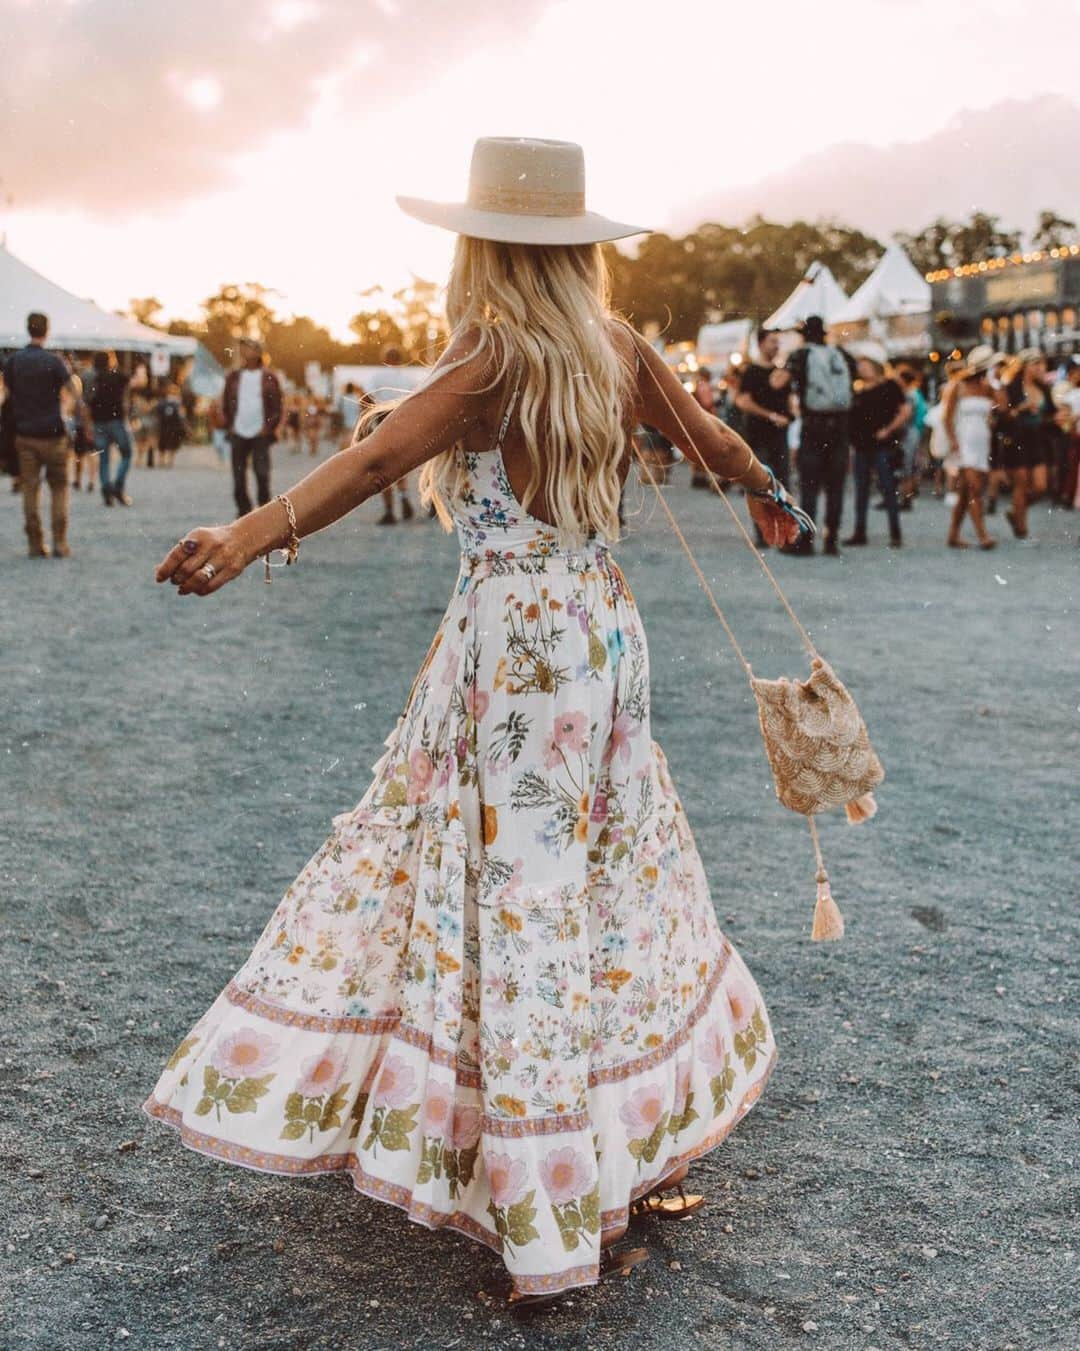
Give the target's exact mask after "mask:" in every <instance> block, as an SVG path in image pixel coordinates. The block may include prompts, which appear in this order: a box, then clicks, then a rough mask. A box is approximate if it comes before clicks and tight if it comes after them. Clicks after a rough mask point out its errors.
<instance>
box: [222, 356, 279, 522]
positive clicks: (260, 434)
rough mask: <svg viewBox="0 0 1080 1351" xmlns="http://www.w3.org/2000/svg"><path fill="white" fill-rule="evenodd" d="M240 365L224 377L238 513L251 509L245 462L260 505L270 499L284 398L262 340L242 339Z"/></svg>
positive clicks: (225, 405)
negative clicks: (273, 449) (272, 463)
mask: <svg viewBox="0 0 1080 1351" xmlns="http://www.w3.org/2000/svg"><path fill="white" fill-rule="evenodd" d="M240 360H241V363H242V365H241V366H240V368H239V369H237V370H232V371H230V372H229V374H228V375H227V376H226V378H225V393H224V396H223V408H224V413H225V429H226V431H227V432H228V434H229V442H230V445H231V446H232V470H233V496H234V497H235V499H236V514H237V516H246V515H247V513H248V512H249V511H250V510H251V497H250V495H249V493H248V464H249V463H250V464H251V467H252V469H253V470H254V472H255V485H256V489H257V493H258V498H259V506H260V507H261V506H265V505H266V503H267V502H269V501H270V447H271V445H272V444H273V443H274V441H275V440H276V439H277V429H278V425H279V423H280V422H281V414H282V410H283V400H282V396H281V382H280V381H279V380H278V378H277V376H276V375H275V374H274V372H273V371H272V370H270V368H269V367H268V366H267V365H266V363H265V360H264V357H263V348H262V343H261V342H259V341H258V340H257V339H255V338H241V340H240Z"/></svg>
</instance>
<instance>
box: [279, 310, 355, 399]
mask: <svg viewBox="0 0 1080 1351" xmlns="http://www.w3.org/2000/svg"><path fill="white" fill-rule="evenodd" d="M266 347H267V351H268V352H269V353H270V357H271V360H272V361H273V363H274V366H275V367H276V368H277V369H278V370H280V371H282V372H283V373H284V374H285V375H287V376H288V378H289V379H290V380H292V381H293V382H294V383H295V384H298V385H302V384H303V383H304V367H305V365H306V364H307V363H308V362H309V361H317V362H318V363H319V365H320V366H335V365H337V364H339V363H340V362H342V361H343V360H344V356H343V354H344V353H345V352H346V351H349V350H350V349H349V348H348V347H346V345H345V344H343V343H340V342H338V341H337V339H336V338H334V337H332V336H331V334H330V332H329V330H327V329H325V328H323V327H322V326H321V325H320V324H317V323H316V322H315V321H314V319H309V318H308V317H307V315H302V314H299V315H295V316H294V317H293V318H291V319H285V320H281V319H273V320H271V322H270V324H269V326H268V328H267V331H266Z"/></svg>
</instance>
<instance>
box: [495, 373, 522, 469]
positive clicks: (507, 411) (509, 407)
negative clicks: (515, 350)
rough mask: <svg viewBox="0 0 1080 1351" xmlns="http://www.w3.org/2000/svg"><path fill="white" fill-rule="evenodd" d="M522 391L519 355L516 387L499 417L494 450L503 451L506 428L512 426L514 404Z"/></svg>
mask: <svg viewBox="0 0 1080 1351" xmlns="http://www.w3.org/2000/svg"><path fill="white" fill-rule="evenodd" d="M520 393H521V358H520V357H518V359H517V361H515V363H514V388H513V390H512V391H511V393H510V397H509V399H507V401H506V407H505V408H504V409H503V415H502V417H501V418H500V419H499V427H498V431H497V432H496V433H495V440H494V442H493V444H492V447H491V449H492V451H498V452H500V453H501V451H502V445H503V440H504V439H505V437H506V429H507V427H509V426H510V419H511V417H512V416H513V413H514V405H515V404H516V403H517V399H518V395H519V394H520Z"/></svg>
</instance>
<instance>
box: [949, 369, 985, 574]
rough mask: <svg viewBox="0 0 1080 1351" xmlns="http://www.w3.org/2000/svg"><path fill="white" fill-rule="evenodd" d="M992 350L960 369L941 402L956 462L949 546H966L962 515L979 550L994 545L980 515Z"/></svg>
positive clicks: (956, 547) (964, 547)
mask: <svg viewBox="0 0 1080 1351" xmlns="http://www.w3.org/2000/svg"><path fill="white" fill-rule="evenodd" d="M992 363H993V353H990V354H989V355H986V354H981V355H979V356H978V357H976V359H975V360H974V361H972V362H969V364H968V365H967V366H966V367H965V368H964V370H962V371H961V372H960V375H959V378H958V380H957V381H956V384H955V385H954V386H953V387H952V388H951V389H950V390H949V391H948V393H949V398H948V400H947V402H946V403H945V404H944V422H945V431H946V434H947V436H948V438H949V445H950V447H951V449H952V451H953V454H955V455H956V457H957V459H958V460H959V462H960V474H959V478H958V481H957V485H956V488H957V499H956V505H955V506H954V507H953V511H952V516H951V517H950V519H949V533H948V537H947V540H946V542H947V543H948V546H949V548H950V549H966V548H967V547H968V546H967V544H966V543H965V542H964V541H963V540H962V539H961V538H960V530H961V528H962V526H963V524H964V517H965V515H969V516H970V517H971V523H972V525H973V526H974V527H975V536H976V538H977V539H978V541H979V548H980V549H993V548H994V547H995V546H996V545H997V540H995V539H994V538H993V537H992V536H991V535H989V534H988V533H987V529H986V521H985V519H984V516H983V493H984V492H985V490H986V480H987V477H988V475H989V473H990V442H991V434H992V427H991V418H992V416H993V412H994V407H995V394H994V391H993V389H992V388H991V386H990V382H989V379H988V375H989V371H990V367H991V365H992Z"/></svg>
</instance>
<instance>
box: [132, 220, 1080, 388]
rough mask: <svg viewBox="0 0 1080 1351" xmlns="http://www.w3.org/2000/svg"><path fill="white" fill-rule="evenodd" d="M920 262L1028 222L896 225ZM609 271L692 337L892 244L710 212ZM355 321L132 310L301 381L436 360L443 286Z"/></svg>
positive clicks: (379, 296) (154, 307) (252, 308)
mask: <svg viewBox="0 0 1080 1351" xmlns="http://www.w3.org/2000/svg"><path fill="white" fill-rule="evenodd" d="M1076 232H1077V225H1076V222H1075V221H1071V220H1067V219H1066V218H1065V217H1063V216H1061V215H1059V214H1058V213H1057V212H1054V211H1041V212H1039V215H1038V217H1037V220H1036V222H1035V227H1034V229H1033V231H1032V234H1031V247H1032V248H1033V249H1050V248H1057V247H1060V246H1061V245H1063V244H1068V243H1070V242H1072V241H1073V240H1074V239H1075V237H1076ZM896 239H897V242H898V243H899V244H901V245H902V246H903V248H905V249H906V250H907V252H908V255H909V256H910V258H911V260H912V262H913V263H914V264H915V266H916V267H917V268H918V269H919V271H920V272H931V271H936V270H937V269H939V268H948V267H958V266H961V265H962V264H964V263H973V262H979V261H980V260H982V259H983V258H990V257H997V256H1002V255H1005V254H1011V253H1015V252H1017V250H1018V249H1019V248H1020V243H1021V232H1020V231H1019V230H1013V229H1010V228H1007V227H1006V226H1004V225H1003V224H1002V222H1001V219H1000V217H998V216H995V215H993V214H991V213H989V212H986V211H974V212H972V214H971V216H970V217H969V218H968V219H967V220H948V219H946V218H944V217H938V219H936V220H934V221H931V223H930V224H929V225H927V226H926V227H925V228H924V229H922V230H920V231H918V232H917V233H913V234H898V235H897V236H896ZM604 249H605V252H606V255H607V258H608V262H609V264H610V266H611V273H612V303H613V304H614V306H615V308H616V309H618V310H619V311H620V312H621V313H623V314H625V315H627V316H628V317H629V318H630V319H631V320H632V321H633V322H634V323H635V324H637V326H638V327H639V328H643V327H646V326H648V325H655V326H656V327H657V328H658V330H659V331H660V332H662V333H663V334H664V336H665V338H666V339H667V340H668V341H670V342H679V341H684V340H693V338H694V337H695V336H696V334H697V331H698V329H699V328H700V327H701V325H702V324H703V323H705V322H707V321H712V320H722V319H726V318H743V317H747V316H748V317H750V318H752V319H755V320H757V321H760V320H763V319H765V318H766V317H767V316H768V315H769V314H770V313H771V312H772V311H773V310H774V309H775V308H776V307H777V306H778V305H779V304H780V303H781V301H783V300H784V298H785V297H786V296H787V295H788V294H789V292H790V291H791V289H792V287H794V286H795V284H796V283H797V282H798V280H799V279H800V278H801V277H802V276H803V274H804V273H805V272H806V269H807V268H808V267H809V266H810V264H811V263H812V262H814V261H815V260H818V261H820V262H822V263H825V264H826V265H827V266H828V267H829V268H830V269H831V270H832V272H833V274H834V275H835V277H836V279H837V281H838V282H839V283H840V285H841V286H842V287H843V288H844V289H845V290H846V291H848V292H851V291H853V290H854V289H855V287H857V286H858V285H859V284H860V283H861V282H863V281H865V280H866V278H867V277H868V276H869V275H870V273H871V272H872V271H873V269H874V267H875V265H876V264H877V262H878V259H879V258H880V257H881V254H882V253H883V251H884V245H883V244H882V243H881V241H880V240H878V239H876V238H874V237H873V236H872V235H868V234H865V233H864V232H863V231H862V230H857V229H854V228H852V227H850V226H846V225H841V224H838V223H836V222H832V221H824V222H822V221H819V222H816V223H811V222H808V221H793V222H791V223H790V224H787V225H781V224H779V223H777V222H775V221H767V220H764V219H763V218H762V217H760V216H757V217H755V218H754V219H752V220H751V221H749V222H748V223H747V224H746V225H745V226H743V227H741V228H740V227H738V226H730V225H717V224H705V225H701V226H699V227H698V228H697V229H696V230H692V231H691V232H690V233H689V234H686V235H682V236H678V237H676V236H673V235H667V234H664V233H662V232H658V233H656V234H651V235H647V236H646V237H645V238H644V240H642V242H641V244H640V245H639V246H638V249H637V252H636V253H635V254H632V255H631V254H627V253H623V252H622V251H620V250H619V249H617V248H615V246H614V245H611V244H607V245H605V246H604ZM359 299H360V301H361V302H362V305H361V308H360V309H359V310H358V311H357V313H356V314H355V315H354V316H353V318H352V319H351V320H350V322H349V329H350V331H351V333H352V334H353V339H352V341H346V342H341V341H339V340H338V339H336V338H335V337H334V336H333V335H332V334H331V333H330V332H329V330H328V329H326V328H324V327H323V326H322V325H321V324H318V323H316V322H315V320H314V319H311V318H308V317H307V316H306V315H294V316H292V317H283V316H281V315H279V314H278V313H277V311H276V309H275V302H276V293H275V292H274V291H272V290H270V289H269V288H267V287H265V286H261V285H259V284H258V283H256V282H246V283H230V284H228V285H223V286H221V287H220V288H219V289H218V291H217V292H216V293H215V294H214V295H212V296H209V297H208V298H207V299H206V300H205V301H204V302H203V304H202V306H201V318H200V319H199V320H197V321H196V322H194V323H188V322H186V321H181V320H173V321H172V322H168V323H166V322H165V321H164V320H163V318H162V308H163V307H162V305H161V302H160V301H159V300H157V299H156V297H153V296H150V297H145V298H142V299H138V300H133V301H132V302H131V304H130V307H129V310H128V313H129V314H131V316H132V317H133V318H135V319H138V320H139V321H140V322H141V323H145V324H149V325H151V326H153V327H157V328H162V329H165V330H166V331H168V332H170V333H180V334H190V335H192V336H194V337H197V338H198V339H199V340H200V341H201V342H203V343H204V344H205V345H206V347H207V348H209V350H210V351H211V352H212V353H213V354H214V356H215V357H217V359H218V360H219V361H221V362H223V363H224V364H229V363H230V362H231V360H232V355H233V350H234V348H235V345H236V341H237V339H238V338H239V337H241V336H242V335H244V334H250V335H252V336H256V337H259V338H261V339H262V341H263V342H264V343H265V344H266V347H267V349H268V351H270V352H271V354H272V356H273V360H274V363H275V365H276V366H277V367H278V368H279V369H281V370H282V371H284V373H285V374H286V375H287V376H288V377H289V379H290V380H293V381H295V382H296V383H297V384H302V383H303V379H304V366H305V364H306V363H307V362H309V361H317V362H318V363H319V364H320V365H321V366H334V365H345V364H355V365H377V364H379V363H381V362H382V361H383V360H384V358H385V357H386V356H387V355H388V353H389V352H390V349H394V350H395V353H396V357H397V358H398V359H400V360H404V361H431V360H433V359H434V357H435V356H436V355H437V354H438V351H439V350H440V348H441V346H442V343H443V341H444V339H445V337H446V321H445V318H444V316H443V314H442V306H441V292H440V288H439V286H438V285H437V284H436V283H435V282H431V281H425V280H423V279H422V278H416V279H414V281H413V282H412V283H411V284H410V285H409V286H407V287H403V288H402V289H400V290H398V291H395V292H394V293H393V294H392V295H391V296H389V297H385V296H384V295H383V293H382V291H381V290H380V289H379V288H375V287H373V288H372V289H371V290H369V291H366V292H362V293H361V294H360V296H359Z"/></svg>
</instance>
